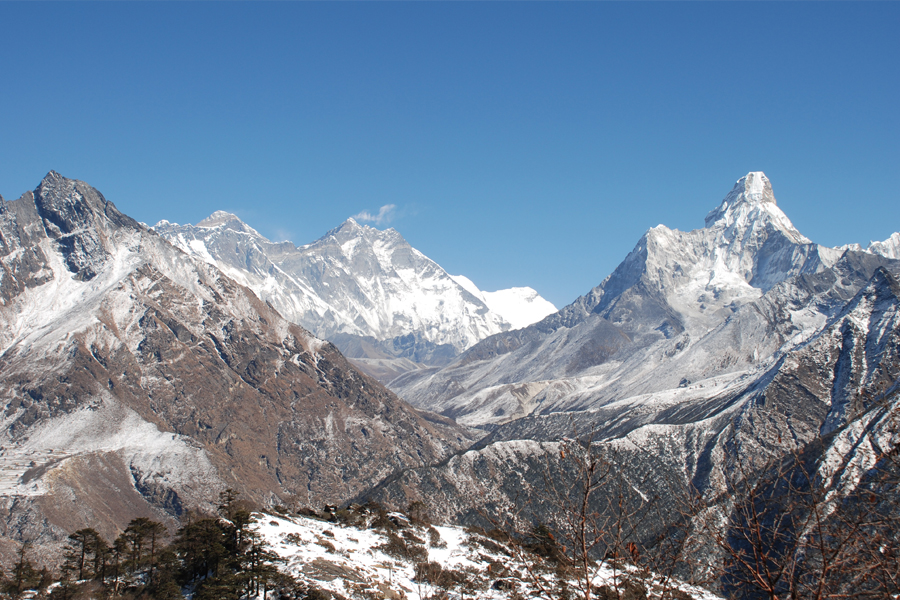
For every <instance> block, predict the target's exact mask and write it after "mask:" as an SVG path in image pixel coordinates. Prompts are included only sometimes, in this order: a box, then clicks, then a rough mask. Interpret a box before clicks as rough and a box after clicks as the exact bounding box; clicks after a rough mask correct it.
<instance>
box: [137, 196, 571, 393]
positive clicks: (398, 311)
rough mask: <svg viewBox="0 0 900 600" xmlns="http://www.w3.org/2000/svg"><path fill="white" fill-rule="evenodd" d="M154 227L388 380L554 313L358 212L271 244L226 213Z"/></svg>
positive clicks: (525, 293) (525, 292)
mask: <svg viewBox="0 0 900 600" xmlns="http://www.w3.org/2000/svg"><path fill="white" fill-rule="evenodd" d="M154 230H155V231H157V232H158V233H159V234H160V235H162V236H163V237H164V238H166V239H167V240H168V241H169V242H171V243H172V244H173V245H175V246H176V247H178V248H180V249H181V250H183V251H184V252H186V253H188V254H190V255H193V256H196V257H198V258H200V259H201V260H204V261H206V262H207V263H209V264H211V265H214V266H216V267H217V268H219V269H220V270H222V271H223V272H224V273H226V274H227V275H228V276H229V277H231V278H233V279H234V280H235V281H238V282H240V283H241V284H243V285H246V286H247V287H249V288H250V289H252V290H253V291H254V292H255V293H256V294H257V295H258V296H259V297H260V298H261V299H263V300H265V301H267V302H269V303H270V304H272V306H274V307H275V308H276V309H277V310H278V311H279V312H280V313H281V314H282V315H284V316H285V317H286V318H287V319H288V320H290V321H293V322H295V323H298V324H300V325H302V326H303V327H305V328H307V329H309V330H310V331H312V332H314V333H315V334H316V335H318V336H319V337H321V338H323V339H328V340H329V341H331V342H333V343H334V344H335V345H337V346H338V348H340V350H341V351H342V352H343V353H344V354H345V355H346V356H347V357H348V358H350V359H351V360H353V361H354V362H355V363H356V364H357V365H358V366H360V367H361V368H362V369H364V370H366V371H367V372H369V373H371V374H373V375H375V376H376V377H379V378H381V379H382V380H387V379H392V378H394V377H396V376H397V375H398V374H399V373H402V372H404V371H407V370H415V369H417V368H418V367H420V366H433V365H442V364H446V363H448V362H450V361H451V360H452V359H453V358H455V357H456V356H458V355H459V353H460V352H462V351H464V350H465V349H467V348H469V347H470V346H472V345H473V344H475V343H476V342H478V341H479V340H482V339H484V338H486V337H488V336H490V335H493V334H495V333H499V332H502V331H508V330H510V329H513V328H514V327H521V326H524V325H528V324H531V323H533V322H535V321H537V320H540V319H541V318H543V317H545V316H547V315H548V314H551V313H553V312H556V308H555V307H554V306H553V305H552V304H551V303H549V302H547V301H546V300H544V299H543V298H541V297H540V296H539V295H538V294H537V292H535V291H534V290H533V289H531V288H512V289H509V290H501V291H498V292H482V291H481V290H479V289H478V288H477V287H476V286H475V285H474V284H473V283H472V282H471V281H470V280H469V279H467V278H465V277H461V276H457V277H453V276H451V275H449V274H448V273H447V272H446V271H444V269H442V268H441V267H440V266H439V265H438V264H437V263H435V262H434V261H433V260H431V259H429V258H428V257H426V256H425V255H424V254H422V253H421V252H419V251H418V250H416V249H415V248H413V247H412V246H410V245H409V243H407V242H406V240H404V239H403V237H402V236H401V235H400V234H399V233H398V232H397V231H396V230H394V229H387V230H384V231H380V230H378V229H375V228H374V227H369V226H365V225H360V224H359V223H357V222H356V221H355V220H354V219H352V218H351V219H348V220H347V221H346V222H344V223H343V224H342V225H341V226H340V227H337V228H336V229H333V230H332V231H329V232H328V233H326V234H325V235H324V236H323V237H321V238H320V239H318V240H316V241H315V242H313V243H311V244H307V245H304V246H299V247H297V246H294V244H292V243H290V242H280V243H273V242H271V241H269V240H268V239H266V238H265V237H263V236H262V235H260V234H259V233H258V232H257V231H256V230H254V229H253V228H251V227H249V226H248V225H246V224H245V223H243V222H242V221H241V220H240V219H238V218H237V217H236V216H235V215H233V214H230V213H226V212H216V213H214V214H213V215H211V216H210V217H209V218H207V219H205V220H203V221H201V222H200V223H198V224H197V225H176V224H172V223H169V222H167V221H161V222H160V223H157V224H156V225H155V226H154Z"/></svg>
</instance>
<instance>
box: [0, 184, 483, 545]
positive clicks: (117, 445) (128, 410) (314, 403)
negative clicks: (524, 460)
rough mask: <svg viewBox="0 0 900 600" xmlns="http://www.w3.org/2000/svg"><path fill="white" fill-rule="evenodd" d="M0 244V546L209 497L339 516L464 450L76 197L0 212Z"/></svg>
mask: <svg viewBox="0 0 900 600" xmlns="http://www.w3.org/2000/svg"><path fill="white" fill-rule="evenodd" d="M0 242H2V244H0V264H2V269H3V271H2V275H3V278H2V282H0V293H2V306H0V403H2V404H0V406H3V407H4V413H3V416H2V419H3V430H2V434H0V436H2V437H0V446H2V449H0V462H2V463H3V465H4V467H5V468H4V470H3V476H2V480H0V494H2V499H0V503H2V506H0V513H2V514H4V515H5V519H4V524H3V525H2V527H3V533H4V534H5V535H7V536H11V537H14V538H16V539H22V540H26V539H27V540H32V541H35V542H37V543H39V544H40V543H52V542H53V541H54V540H59V539H63V538H64V537H65V535H67V534H68V533H69V532H70V531H72V530H74V529H77V528H79V527H85V526H93V527H97V528H98V529H100V530H101V533H103V534H104V535H107V536H108V537H109V536H111V535H113V534H114V533H115V530H116V529H117V528H120V527H122V526H123V525H124V524H125V523H127V521H128V520H129V519H130V518H133V517H135V516H148V515H153V516H155V517H156V518H160V519H167V518H171V516H172V515H177V514H179V513H180V512H181V511H182V510H183V509H185V508H188V507H196V506H199V507H204V506H208V502H209V501H210V500H214V499H215V497H216V494H217V493H218V491H219V490H221V489H223V488H224V487H225V486H228V487H233V488H235V489H238V490H241V491H244V492H246V493H247V494H248V495H249V496H250V497H252V498H254V499H256V500H257V501H260V502H263V503H269V502H276V501H278V499H279V498H283V497H285V496H289V495H292V494H299V495H300V496H301V497H302V498H303V499H304V501H306V500H307V499H308V500H309V501H313V502H314V501H320V500H324V499H329V500H337V501H340V500H341V499H346V498H349V497H352V496H353V495H354V494H356V493H358V492H360V491H361V490H363V489H365V488H367V487H368V486H370V485H372V484H373V483H375V482H376V481H379V480H381V479H383V478H384V477H386V476H387V475H389V474H390V473H391V472H392V471H393V470H397V469H400V468H404V467H409V466H413V465H421V464H427V463H431V462H434V461H437V460H440V459H441V458H442V457H444V456H445V455H447V454H448V453H449V452H451V451H454V450H456V449H458V448H460V447H462V446H464V445H466V444H467V443H468V442H469V440H468V439H467V438H466V434H465V433H464V432H463V431H462V430H460V429H459V428H457V427H455V426H454V425H453V424H452V423H451V422H449V421H446V420H442V419H440V418H438V417H434V416H432V417H428V419H426V418H425V417H424V416H423V415H422V414H420V413H418V412H416V411H415V410H413V409H412V408H411V407H409V406H408V405H406V404H405V403H403V402H402V401H400V400H399V399H398V398H397V397H396V396H394V395H393V394H392V393H391V392H389V391H388V390H386V389H385V388H384V387H382V386H381V385H380V384H378V383H377V382H376V381H374V380H372V379H370V378H368V377H366V376H365V375H362V374H360V373H359V372H358V371H356V370H355V369H354V368H353V367H352V366H351V365H350V364H349V363H347V361H346V360H345V359H344V357H343V356H342V355H341V354H340V353H339V352H338V351H337V349H336V348H335V347H334V346H333V345H331V344H330V343H327V342H323V341H322V340H319V339H317V338H315V337H313V336H312V335H311V334H309V333H308V332H307V331H305V330H304V329H302V328H301V327H299V326H297V325H294V324H291V323H289V322H288V321H286V320H285V319H283V318H282V317H281V316H280V315H279V314H278V313H277V312H276V311H275V310H274V309H273V308H272V307H271V306H269V305H267V304H266V303H264V302H262V301H260V300H259V299H258V298H257V297H256V296H255V295H254V294H253V293H252V292H251V291H250V290H248V289H247V288H245V287H242V286H241V285H239V284H237V283H235V282H234V281H232V280H231V279H229V278H228V277H226V276H224V275H223V274H222V273H221V272H219V271H218V270H216V269H214V268H212V267H210V266H208V265H206V264H204V263H202V262H201V261H197V260H194V259H191V258H190V257H188V256H187V255H185V254H184V253H183V252H181V251H180V250H177V249H176V248H174V247H172V246H171V245H170V244H168V243H167V242H166V241H165V240H163V239H162V238H160V237H159V236H158V235H157V234H155V233H153V232H152V231H148V230H147V229H145V228H144V227H143V226H141V225H139V224H138V223H136V222H135V221H133V220H132V219H130V218H128V217H127V216H125V215H123V214H121V213H120V212H119V211H118V210H116V208H115V207H114V206H113V205H112V204H111V203H110V202H108V201H106V200H105V199H104V198H103V196H102V195H101V194H100V193H99V192H97V191H96V190H94V189H93V188H91V187H90V186H88V185H87V184H85V183H83V182H80V181H74V180H70V179H66V178H63V177H61V176H60V175H58V174H56V173H52V172H51V173H50V174H49V175H48V176H47V177H46V178H45V179H44V180H43V181H42V182H41V185H40V186H39V187H38V188H37V189H36V190H35V191H34V192H33V193H27V194H25V195H23V196H22V197H21V198H20V199H19V200H16V201H14V202H4V203H2V205H0ZM103 482H106V483H103ZM63 499H65V500H64V501H63Z"/></svg>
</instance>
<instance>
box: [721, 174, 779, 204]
mask: <svg viewBox="0 0 900 600" xmlns="http://www.w3.org/2000/svg"><path fill="white" fill-rule="evenodd" d="M725 199H726V200H729V199H733V200H734V201H740V200H744V201H747V202H756V203H763V202H771V203H772V204H776V202H775V194H774V193H772V182H771V181H769V178H768V177H766V174H765V173H763V172H762V171H751V172H750V173H747V174H746V175H744V176H743V177H741V178H740V179H738V180H737V182H736V183H735V184H734V187H733V188H732V189H731V193H730V194H728V196H727V197H726V198H725Z"/></svg>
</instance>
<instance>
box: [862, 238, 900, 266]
mask: <svg viewBox="0 0 900 600" xmlns="http://www.w3.org/2000/svg"><path fill="white" fill-rule="evenodd" d="M866 252H869V253H870V254H879V255H881V256H884V257H885V258H894V259H900V232H898V233H893V234H891V237H889V238H888V239H886V240H884V241H883V242H871V243H870V244H869V247H868V248H866Z"/></svg>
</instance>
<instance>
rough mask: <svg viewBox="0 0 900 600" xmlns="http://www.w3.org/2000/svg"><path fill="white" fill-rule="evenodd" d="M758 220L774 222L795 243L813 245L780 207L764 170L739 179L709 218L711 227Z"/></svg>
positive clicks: (707, 216) (707, 220)
mask: <svg viewBox="0 0 900 600" xmlns="http://www.w3.org/2000/svg"><path fill="white" fill-rule="evenodd" d="M757 221H768V222H770V223H772V224H773V225H775V226H776V227H777V228H778V229H780V230H781V231H783V232H784V233H785V234H787V235H788V236H789V237H790V238H791V239H792V240H793V241H794V242H795V243H799V244H808V243H810V240H809V238H807V237H806V236H804V235H803V234H801V233H800V232H799V231H797V228H796V227H794V225H793V223H791V221H790V219H788V218H787V215H785V214H784V212H782V210H781V209H780V208H779V207H778V205H777V202H776V201H775V193H774V192H773V191H772V182H771V181H769V178H768V177H766V175H765V173H763V172H762V171H751V172H750V173H747V174H746V175H744V176H743V177H741V178H740V179H738V180H737V182H736V183H735V184H734V187H733V188H732V189H731V192H729V193H728V195H727V196H725V199H724V200H722V203H721V204H720V205H719V206H718V207H717V208H715V209H714V210H712V211H710V213H709V214H708V215H706V227H707V228H713V227H718V226H724V227H732V226H734V225H736V224H740V223H746V224H752V223H753V222H757Z"/></svg>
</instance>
